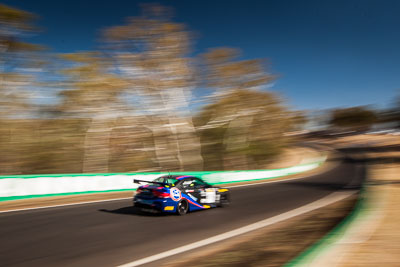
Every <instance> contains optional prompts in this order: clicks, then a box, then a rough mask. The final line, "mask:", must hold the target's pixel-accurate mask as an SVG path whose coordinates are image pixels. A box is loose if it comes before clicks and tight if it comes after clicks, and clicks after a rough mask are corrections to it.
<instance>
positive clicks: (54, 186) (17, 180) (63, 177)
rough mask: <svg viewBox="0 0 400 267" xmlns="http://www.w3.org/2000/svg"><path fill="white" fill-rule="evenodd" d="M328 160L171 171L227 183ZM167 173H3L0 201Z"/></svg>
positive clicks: (126, 186) (108, 188)
mask: <svg viewBox="0 0 400 267" xmlns="http://www.w3.org/2000/svg"><path fill="white" fill-rule="evenodd" d="M325 160H326V157H321V158H318V159H315V160H314V161H313V162H309V163H306V164H299V165H296V166H292V167H288V168H282V169H272V170H249V171H213V172H174V173H171V174H177V175H194V176H197V177H200V178H202V179H204V180H205V181H207V182H208V183H210V184H227V183H235V182H245V181H254V180H263V179H272V178H278V177H282V176H287V175H291V174H296V173H301V172H305V171H308V170H312V169H314V168H316V167H318V166H319V165H321V164H322V163H324V162H325ZM166 174H168V172H157V173H107V174H51V175H13V176H0V201H8V200H16V199H24V198H35V197H48V196H59V195H74V194H86V193H100V192H113V191H133V190H135V189H136V188H137V187H138V185H137V184H133V183H132V181H133V179H141V180H146V181H151V180H154V179H155V178H157V177H159V176H161V175H166Z"/></svg>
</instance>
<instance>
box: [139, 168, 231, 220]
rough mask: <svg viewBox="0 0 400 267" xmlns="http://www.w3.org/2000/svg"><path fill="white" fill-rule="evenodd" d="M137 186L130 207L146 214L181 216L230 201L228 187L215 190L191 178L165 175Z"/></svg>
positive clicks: (197, 179) (141, 181) (198, 179)
mask: <svg viewBox="0 0 400 267" xmlns="http://www.w3.org/2000/svg"><path fill="white" fill-rule="evenodd" d="M133 182H134V183H147V184H146V185H142V186H139V188H138V189H137V191H136V194H135V196H134V198H133V206H134V207H137V208H140V209H142V210H145V211H159V212H170V213H177V214H179V215H184V214H186V213H187V212H188V211H194V210H202V209H209V208H214V207H222V206H226V205H228V204H229V202H230V197H229V190H228V189H227V188H220V187H214V186H212V185H209V184H207V183H206V182H204V181H203V180H201V179H200V178H197V177H194V176H179V175H165V176H161V177H158V178H157V179H155V180H154V181H151V182H149V181H143V180H137V179H134V180H133Z"/></svg>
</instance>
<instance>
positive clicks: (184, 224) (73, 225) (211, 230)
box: [0, 160, 365, 266]
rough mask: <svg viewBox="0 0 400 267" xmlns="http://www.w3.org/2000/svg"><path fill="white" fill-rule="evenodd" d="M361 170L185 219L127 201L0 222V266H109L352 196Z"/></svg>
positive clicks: (278, 186)
mask: <svg viewBox="0 0 400 267" xmlns="http://www.w3.org/2000/svg"><path fill="white" fill-rule="evenodd" d="M364 178H365V167H364V165H363V164H362V163H358V162H352V161H349V160H347V161H343V162H341V163H340V164H338V165H337V167H335V168H334V169H332V170H330V171H328V172H325V173H323V174H320V175H316V176H313V177H308V178H302V179H297V180H291V181H283V182H278V183H270V184H260V185H253V186H247V187H237V188H232V189H231V197H232V204H231V206H229V207H228V208H217V209H210V210H205V211H199V212H193V213H189V214H187V215H185V216H175V215H168V216H160V215H152V214H141V213H138V212H134V211H133V210H132V209H131V200H119V201H112V202H101V203H93V204H83V205H76V206H67V207H57V208H47V209H39V210H30V211H19V212H10V213H2V214H0V237H1V243H0V265H1V266H116V265H119V264H124V263H127V262H131V261H134V260H138V259H141V258H144V257H147V256H151V255H154V254H157V253H160V252H163V251H166V250H169V249H173V248H176V247H178V246H183V245H185V244H189V243H192V242H195V241H198V240H202V239H205V238H208V237H211V236H214V235H216V234H220V233H224V232H227V231H229V230H233V229H236V228H238V227H241V226H245V225H247V224H250V223H253V222H257V221H259V220H262V219H266V218H269V217H272V216H274V215H278V214H280V213H283V212H286V211H289V210H292V209H294V208H297V207H300V206H302V205H305V204H307V203H310V202H313V201H316V200H318V199H320V198H322V197H324V196H326V195H328V194H330V193H332V192H334V191H338V190H354V189H357V188H359V186H360V184H361V182H362V181H363V179H364Z"/></svg>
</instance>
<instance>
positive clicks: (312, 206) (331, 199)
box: [119, 191, 356, 267]
mask: <svg viewBox="0 0 400 267" xmlns="http://www.w3.org/2000/svg"><path fill="white" fill-rule="evenodd" d="M355 193H356V191H347V192H334V193H332V194H329V195H328V196H325V197H323V198H321V199H319V200H316V201H314V202H312V203H309V204H306V205H304V206H302V207H299V208H296V209H293V210H291V211H288V212H284V213H282V214H279V215H276V216H274V217H271V218H268V219H264V220H262V221H259V222H256V223H252V224H249V225H246V226H243V227H240V228H237V229H235V230H232V231H228V232H225V233H223V234H219V235H216V236H213V237H209V238H206V239H203V240H200V241H197V242H194V243H191V244H188V245H184V246H181V247H178V248H175V249H171V250H168V251H164V252H162V253H159V254H155V255H152V256H149V257H146V258H143V259H140V260H135V261H132V262H129V263H126V264H123V265H120V266H119V267H133V266H139V265H143V264H146V263H150V262H153V261H157V260H161V259H163V258H166V257H170V256H173V255H176V254H180V253H183V252H186V251H189V250H192V249H196V248H199V247H203V246H206V245H209V244H212V243H215V242H219V241H222V240H225V239H228V238H231V237H235V236H238V235H242V234H245V233H248V232H251V231H254V230H257V229H260V228H263V227H266V226H269V225H272V224H275V223H278V222H282V221H284V220H287V219H290V218H293V217H296V216H298V215H301V214H304V213H307V212H310V211H313V210H316V209H319V208H322V207H324V206H327V205H330V204H333V203H335V202H337V201H340V200H342V199H345V198H347V197H349V196H351V195H353V194H355Z"/></svg>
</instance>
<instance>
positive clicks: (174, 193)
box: [171, 187, 182, 201]
mask: <svg viewBox="0 0 400 267" xmlns="http://www.w3.org/2000/svg"><path fill="white" fill-rule="evenodd" d="M171 198H172V200H174V201H179V200H181V198H182V195H181V191H180V190H179V189H178V188H176V187H173V188H171Z"/></svg>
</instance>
